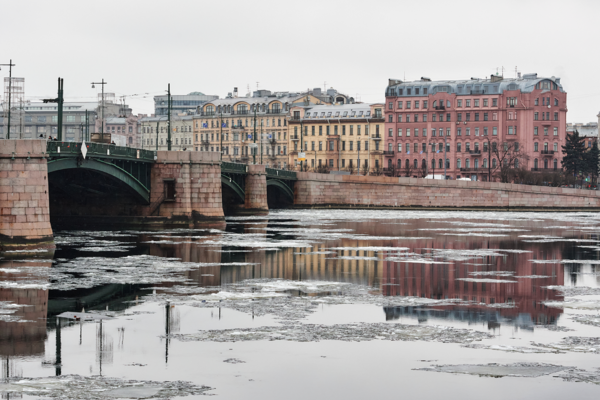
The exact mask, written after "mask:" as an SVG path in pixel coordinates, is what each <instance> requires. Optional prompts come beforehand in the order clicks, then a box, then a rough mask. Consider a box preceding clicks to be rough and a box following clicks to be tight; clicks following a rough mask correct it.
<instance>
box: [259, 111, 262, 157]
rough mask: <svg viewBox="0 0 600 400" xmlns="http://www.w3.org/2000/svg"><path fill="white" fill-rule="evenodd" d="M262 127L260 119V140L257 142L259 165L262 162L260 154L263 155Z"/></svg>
mask: <svg viewBox="0 0 600 400" xmlns="http://www.w3.org/2000/svg"><path fill="white" fill-rule="evenodd" d="M262 128H263V122H262V120H261V121H260V142H259V143H260V164H261V165H262V163H263V160H262V156H263V142H262V140H263V131H262Z"/></svg>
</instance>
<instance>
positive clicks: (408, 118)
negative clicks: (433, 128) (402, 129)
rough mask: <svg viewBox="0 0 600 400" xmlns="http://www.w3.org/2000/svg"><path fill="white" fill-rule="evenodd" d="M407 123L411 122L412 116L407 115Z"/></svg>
mask: <svg viewBox="0 0 600 400" xmlns="http://www.w3.org/2000/svg"><path fill="white" fill-rule="evenodd" d="M406 122H410V115H408V114H407V115H406Z"/></svg>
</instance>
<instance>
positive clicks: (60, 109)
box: [42, 78, 64, 142]
mask: <svg viewBox="0 0 600 400" xmlns="http://www.w3.org/2000/svg"><path fill="white" fill-rule="evenodd" d="M42 101H43V102H44V103H57V104H58V129H57V131H58V141H59V142H62V126H63V103H64V98H63V79H62V78H58V97H57V98H56V99H43V100H42Z"/></svg>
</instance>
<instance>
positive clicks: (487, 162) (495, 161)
mask: <svg viewBox="0 0 600 400" xmlns="http://www.w3.org/2000/svg"><path fill="white" fill-rule="evenodd" d="M566 113H567V94H566V92H565V90H564V89H563V87H562V85H561V82H560V78H556V77H550V78H543V77H538V75H537V74H525V75H523V76H522V77H521V76H519V77H517V78H514V79H505V78H503V77H501V76H495V75H493V76H491V77H490V78H489V79H478V78H471V79H469V80H455V81H450V80H447V81H432V80H431V79H429V78H421V79H420V80H418V81H410V82H402V81H400V80H392V79H391V80H390V81H389V84H388V87H387V89H386V107H385V131H386V134H385V146H386V149H385V152H384V157H385V168H386V169H387V170H388V171H394V172H395V173H396V174H397V175H403V176H404V175H409V176H420V175H421V173H423V172H424V173H427V174H431V173H432V172H433V171H435V170H437V171H436V172H435V174H436V175H437V174H438V173H440V172H442V171H443V170H444V168H445V170H446V175H447V177H448V178H449V179H458V178H465V177H466V178H470V179H472V180H487V179H488V174H489V171H490V169H495V168H497V167H498V166H499V163H501V162H502V163H506V162H510V163H512V164H514V166H515V167H519V168H528V169H531V170H533V171H537V170H556V169H560V168H561V164H560V161H561V159H562V156H561V152H560V150H561V146H563V145H564V144H565V138H566V132H567V129H566V128H567V122H566ZM505 144H507V145H508V146H507V145H505ZM505 149H508V150H505ZM506 151H510V152H512V153H513V154H511V155H510V156H508V155H507V154H506ZM508 160H510V161H508Z"/></svg>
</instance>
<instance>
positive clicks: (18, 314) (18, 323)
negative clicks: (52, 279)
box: [0, 260, 52, 358]
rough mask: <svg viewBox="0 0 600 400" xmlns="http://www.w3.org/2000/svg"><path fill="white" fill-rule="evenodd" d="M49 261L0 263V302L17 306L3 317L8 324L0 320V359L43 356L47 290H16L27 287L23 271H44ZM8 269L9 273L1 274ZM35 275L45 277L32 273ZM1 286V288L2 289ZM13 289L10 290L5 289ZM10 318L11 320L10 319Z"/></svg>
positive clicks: (28, 281) (27, 275) (48, 265)
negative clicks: (0, 357)
mask: <svg viewBox="0 0 600 400" xmlns="http://www.w3.org/2000/svg"><path fill="white" fill-rule="evenodd" d="M51 265H52V264H51V261H46V262H45V261H43V260H40V261H39V262H27V263H23V262H14V261H2V262H0V281H2V282H3V283H4V285H1V284H0V302H7V303H10V304H17V305H20V306H21V307H18V308H16V311H15V312H14V313H13V314H7V315H5V317H7V319H8V321H3V320H0V356H2V357H4V358H5V357H7V356H33V355H40V354H44V341H45V340H46V313H47V311H48V290H45V289H35V288H31V289H20V288H19V283H21V284H23V286H25V285H28V286H34V285H29V284H30V283H31V282H30V279H31V277H30V275H29V274H30V273H28V272H15V270H17V269H18V270H21V271H24V270H23V268H24V267H27V268H28V269H31V268H43V269H44V270H47V269H48V268H50V266H51ZM3 270H11V272H3ZM36 275H42V276H44V275H46V274H45V273H43V274H36ZM2 286H5V287H2ZM9 286H14V287H9ZM11 317H12V318H11Z"/></svg>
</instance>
